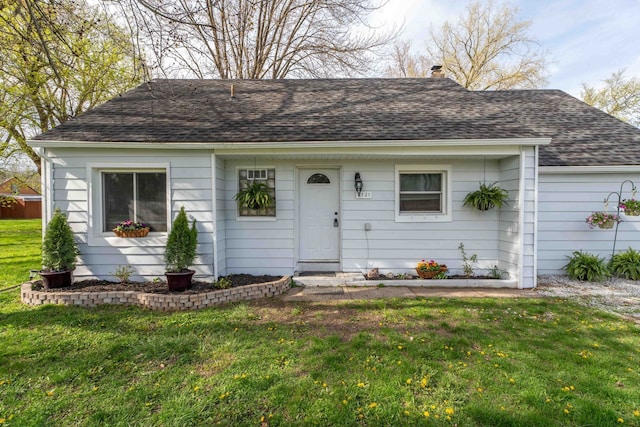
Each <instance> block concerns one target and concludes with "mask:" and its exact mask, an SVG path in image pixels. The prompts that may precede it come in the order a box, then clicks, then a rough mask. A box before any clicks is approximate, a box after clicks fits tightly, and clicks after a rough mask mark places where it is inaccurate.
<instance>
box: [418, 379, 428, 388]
mask: <svg viewBox="0 0 640 427" xmlns="http://www.w3.org/2000/svg"><path fill="white" fill-rule="evenodd" d="M428 382H429V380H428V379H426V378H423V379H421V380H420V387H422V388H425V387H427V383H428Z"/></svg>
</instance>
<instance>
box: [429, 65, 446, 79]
mask: <svg viewBox="0 0 640 427" xmlns="http://www.w3.org/2000/svg"><path fill="white" fill-rule="evenodd" d="M431 78H432V79H441V78H444V71H442V65H434V66H433V67H431Z"/></svg>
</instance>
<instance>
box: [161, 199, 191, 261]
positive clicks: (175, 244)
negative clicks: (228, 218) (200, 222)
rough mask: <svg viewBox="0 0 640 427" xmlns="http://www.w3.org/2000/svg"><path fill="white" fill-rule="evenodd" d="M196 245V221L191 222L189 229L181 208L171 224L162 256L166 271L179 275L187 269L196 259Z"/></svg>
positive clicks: (184, 212) (184, 213) (185, 214)
mask: <svg viewBox="0 0 640 427" xmlns="http://www.w3.org/2000/svg"><path fill="white" fill-rule="evenodd" d="M197 244H198V230H197V229H196V220H195V219H194V220H193V223H192V224H191V228H189V220H188V219H187V213H186V211H185V210H184V206H183V207H181V208H180V212H179V213H178V216H177V217H176V219H175V221H174V222H173V226H172V227H171V232H170V233H169V237H168V239H167V251H166V253H165V255H164V261H165V264H166V265H167V271H168V272H171V273H179V272H181V271H183V270H186V269H188V268H189V266H190V265H191V264H192V263H193V260H194V259H195V257H196V246H197Z"/></svg>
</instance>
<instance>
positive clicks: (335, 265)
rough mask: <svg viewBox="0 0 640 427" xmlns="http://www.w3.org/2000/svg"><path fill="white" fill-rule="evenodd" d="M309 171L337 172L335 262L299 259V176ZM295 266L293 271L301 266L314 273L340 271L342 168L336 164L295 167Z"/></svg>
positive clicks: (300, 186) (300, 180) (300, 185)
mask: <svg viewBox="0 0 640 427" xmlns="http://www.w3.org/2000/svg"><path fill="white" fill-rule="evenodd" d="M311 170H317V171H318V172H321V171H323V170H333V171H336V172H337V176H338V186H337V190H336V191H337V194H336V198H337V206H338V207H337V212H338V221H339V226H338V243H337V245H338V247H337V255H338V258H337V259H336V260H326V261H325V260H317V261H310V262H308V261H306V260H301V259H300V252H301V246H300V237H301V218H300V215H301V211H302V210H301V207H300V201H301V188H302V184H303V182H302V179H301V176H302V174H303V172H309V171H311ZM295 181H296V182H295V203H294V206H295V245H294V246H295V260H296V261H295V264H296V265H295V266H294V269H295V270H297V271H300V270H301V268H300V267H301V264H305V266H304V267H303V268H302V270H305V269H306V270H314V271H323V270H327V271H331V270H333V271H338V270H340V265H341V264H342V197H341V194H342V191H343V187H342V184H343V179H342V167H341V166H340V165H336V164H316V163H313V164H299V165H296V166H295ZM306 264H314V265H313V266H308V265H306Z"/></svg>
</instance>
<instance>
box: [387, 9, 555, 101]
mask: <svg viewBox="0 0 640 427" xmlns="http://www.w3.org/2000/svg"><path fill="white" fill-rule="evenodd" d="M516 13H517V9H515V8H512V7H509V6H508V5H507V4H504V5H500V6H497V5H496V4H495V3H494V1H493V0H489V1H475V2H474V3H470V4H469V5H468V6H467V9H466V13H465V14H463V15H462V16H460V18H459V20H458V21H457V22H455V23H450V22H446V23H445V24H444V25H443V26H442V27H441V28H440V29H439V30H437V31H434V30H432V31H431V37H430V40H429V41H428V42H427V55H426V57H425V56H419V55H418V56H413V57H412V58H413V59H412V60H410V61H405V62H404V63H399V62H398V61H397V60H394V61H392V66H391V67H390V70H392V74H394V75H403V74H407V72H408V70H407V69H406V67H407V65H410V64H412V63H426V62H428V61H427V59H426V58H429V61H430V63H431V64H432V65H442V66H443V71H444V72H445V74H446V76H447V77H450V78H452V79H453V80H455V81H457V82H458V83H460V84H461V85H462V86H464V87H466V88H468V89H473V90H488V89H511V88H534V87H540V86H543V85H544V84H546V81H547V76H546V69H545V59H544V52H542V51H541V50H540V49H539V44H538V42H537V41H536V40H535V39H534V38H532V37H531V36H530V35H529V34H528V30H529V27H530V25H531V23H530V22H529V21H518V20H517V16H516ZM409 50H410V46H409V47H408V48H407V49H406V51H407V53H408V54H409V55H411V53H410V52H409ZM412 61H413V62H412ZM424 71H425V70H424V69H423V70H422V72H423V73H424Z"/></svg>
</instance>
